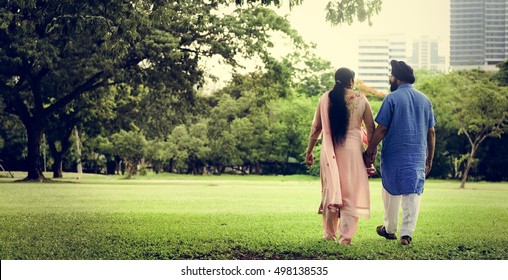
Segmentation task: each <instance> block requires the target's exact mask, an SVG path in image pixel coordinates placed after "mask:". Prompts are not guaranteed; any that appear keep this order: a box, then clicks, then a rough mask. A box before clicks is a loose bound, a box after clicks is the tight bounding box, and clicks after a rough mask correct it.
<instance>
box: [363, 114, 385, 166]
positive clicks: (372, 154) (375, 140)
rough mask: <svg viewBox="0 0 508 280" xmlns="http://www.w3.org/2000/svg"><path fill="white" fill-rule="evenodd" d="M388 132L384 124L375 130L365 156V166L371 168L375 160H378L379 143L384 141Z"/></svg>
mask: <svg viewBox="0 0 508 280" xmlns="http://www.w3.org/2000/svg"><path fill="white" fill-rule="evenodd" d="M387 131H388V128H387V127H386V126H384V125H382V124H378V126H377V127H376V130H374V135H372V138H371V139H370V142H369V147H368V148H367V150H365V153H364V154H363V156H364V161H365V166H370V165H371V164H372V163H374V160H375V159H376V153H377V145H379V142H381V140H383V138H384V137H385V134H386V132H387Z"/></svg>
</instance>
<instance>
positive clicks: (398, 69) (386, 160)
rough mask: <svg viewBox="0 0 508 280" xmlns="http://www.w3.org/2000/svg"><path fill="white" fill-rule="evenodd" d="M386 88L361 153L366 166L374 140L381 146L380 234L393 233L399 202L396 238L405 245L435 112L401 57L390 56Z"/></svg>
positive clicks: (425, 170) (426, 167)
mask: <svg viewBox="0 0 508 280" xmlns="http://www.w3.org/2000/svg"><path fill="white" fill-rule="evenodd" d="M390 64H391V67H392V70H391V75H390V78H389V82H390V90H391V91H392V92H391V93H390V94H388V95H387V96H386V98H385V99H384V101H383V104H382V105H381V108H380V109H379V113H378V115H377V116H376V119H375V121H376V122H377V123H378V126H377V128H376V130H375V131H374V135H373V136H372V139H371V141H370V143H369V147H368V148H367V150H366V151H365V153H364V159H365V164H366V166H370V164H371V163H372V162H373V161H374V159H375V157H376V150H377V145H378V144H379V142H380V141H381V140H383V145H382V149H381V177H382V183H383V190H382V197H383V205H384V210H385V212H384V224H383V225H381V226H379V227H377V229H376V231H377V233H378V234H379V235H381V236H383V237H385V238H386V239H392V240H395V239H397V235H396V232H397V227H398V216H399V208H400V207H401V206H402V226H401V228H400V236H401V239H400V243H401V244H402V245H409V244H410V243H411V241H412V234H413V231H414V230H415V228H416V221H417V219H418V212H419V209H420V200H421V194H422V193H423V185H424V183H425V177H426V175H428V174H429V172H430V169H431V168H432V160H433V158H434V147H435V132H434V126H435V125H436V118H435V116H434V111H433V109H432V103H431V102H430V100H429V99H428V98H427V97H426V96H425V95H424V94H423V93H421V92H419V91H418V90H416V89H415V88H413V85H412V84H413V83H414V82H415V77H414V74H413V69H412V68H411V67H410V66H409V65H407V64H406V63H405V62H404V61H396V60H392V61H391V62H390Z"/></svg>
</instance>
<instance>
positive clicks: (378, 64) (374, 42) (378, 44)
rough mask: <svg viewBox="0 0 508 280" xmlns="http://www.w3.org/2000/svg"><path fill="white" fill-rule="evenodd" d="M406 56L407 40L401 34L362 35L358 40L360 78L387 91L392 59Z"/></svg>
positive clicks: (401, 58)
mask: <svg viewBox="0 0 508 280" xmlns="http://www.w3.org/2000/svg"><path fill="white" fill-rule="evenodd" d="M406 57H407V56H406V41H405V40H404V39H403V38H402V37H401V36H400V35H386V36H384V35H382V36H381V35H380V36H362V37H360V38H359V41H358V75H357V76H358V79H361V80H362V81H363V83H364V84H365V85H367V86H369V87H372V88H374V89H376V90H378V91H381V92H387V91H388V88H389V86H388V75H389V74H390V61H391V60H392V59H395V60H406Z"/></svg>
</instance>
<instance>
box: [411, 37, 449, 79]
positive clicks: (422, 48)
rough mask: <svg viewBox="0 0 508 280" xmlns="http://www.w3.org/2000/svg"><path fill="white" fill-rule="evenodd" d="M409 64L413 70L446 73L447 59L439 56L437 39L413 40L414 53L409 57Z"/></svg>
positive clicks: (422, 38) (423, 38)
mask: <svg viewBox="0 0 508 280" xmlns="http://www.w3.org/2000/svg"><path fill="white" fill-rule="evenodd" d="M408 63H409V65H411V67H413V69H426V70H439V71H446V61H445V57H444V56H440V55H439V40H438V39H436V38H429V37H421V38H419V39H415V40H413V52H412V54H411V56H410V57H408Z"/></svg>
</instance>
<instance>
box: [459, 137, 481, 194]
mask: <svg viewBox="0 0 508 280" xmlns="http://www.w3.org/2000/svg"><path fill="white" fill-rule="evenodd" d="M477 148H478V146H477V145H473V146H472V147H471V152H470V153H469V157H468V159H467V163H466V168H465V169H464V173H463V174H462V180H461V182H460V188H461V189H465V188H466V181H467V178H468V177H469V170H471V166H472V165H473V160H474V156H475V154H476V149H477Z"/></svg>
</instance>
